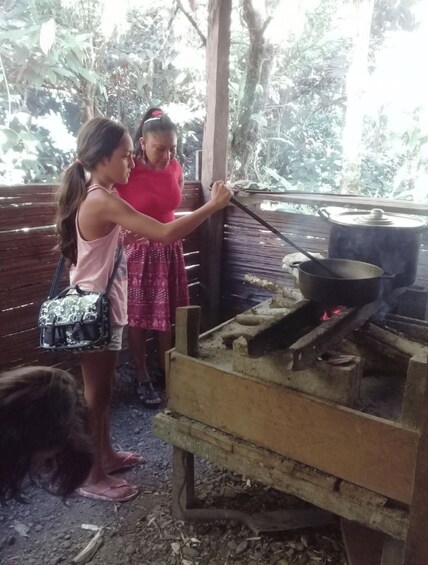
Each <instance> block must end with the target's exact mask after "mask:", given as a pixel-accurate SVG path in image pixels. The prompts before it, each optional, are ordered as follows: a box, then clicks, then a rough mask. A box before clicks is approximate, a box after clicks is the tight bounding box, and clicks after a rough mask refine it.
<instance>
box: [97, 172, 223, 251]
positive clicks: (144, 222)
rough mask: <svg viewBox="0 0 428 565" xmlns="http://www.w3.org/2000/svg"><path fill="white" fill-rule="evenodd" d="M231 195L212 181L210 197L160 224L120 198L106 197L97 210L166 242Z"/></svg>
mask: <svg viewBox="0 0 428 565" xmlns="http://www.w3.org/2000/svg"><path fill="white" fill-rule="evenodd" d="M231 196H232V193H231V191H230V190H229V189H228V188H227V187H226V185H225V184H224V183H223V182H222V181H216V182H215V183H214V185H213V187H212V191H211V200H209V201H208V202H207V203H206V204H204V205H203V206H201V207H200V208H198V209H197V210H195V211H194V212H192V213H191V214H188V215H186V216H182V217H181V218H178V219H177V220H174V221H173V222H169V223H167V224H163V223H161V222H158V221H157V220H154V219H153V218H150V217H149V216H146V215H145V214H140V213H139V212H137V211H136V210H135V209H134V208H132V206H130V205H129V204H127V203H126V202H125V201H124V200H122V199H121V198H116V197H115V196H114V197H113V196H112V197H108V199H106V200H107V202H105V205H104V206H103V208H102V210H100V213H101V216H102V217H101V218H100V217H98V218H99V219H100V220H103V221H104V222H112V223H114V224H119V225H120V226H122V227H123V228H125V229H126V230H128V231H130V232H133V233H136V234H140V235H143V236H145V237H147V238H148V239H154V240H157V241H161V242H162V243H166V244H170V243H173V242H174V241H176V240H177V239H181V238H182V237H185V236H186V235H187V234H189V233H190V232H192V231H193V230H194V229H196V228H197V227H198V226H200V225H201V224H202V222H204V221H205V220H206V219H207V218H209V216H211V214H213V213H214V212H217V211H218V210H221V209H222V208H224V207H225V206H226V205H227V203H228V202H229V200H230V198H231Z"/></svg>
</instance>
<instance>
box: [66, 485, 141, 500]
mask: <svg viewBox="0 0 428 565" xmlns="http://www.w3.org/2000/svg"><path fill="white" fill-rule="evenodd" d="M89 488H90V487H85V486H83V487H80V488H78V489H77V491H76V492H77V494H78V495H80V496H83V497H84V498H91V499H92V500H106V501H108V502H126V501H127V500H131V499H132V498H135V497H136V496H137V494H138V488H137V487H134V486H132V485H130V484H129V483H128V482H126V481H123V482H121V483H118V484H117V485H111V486H109V487H107V488H105V489H103V490H102V491H99V492H92V491H91V490H89ZM118 489H126V490H127V491H128V494H124V495H123V496H114V493H115V491H117V490H118Z"/></svg>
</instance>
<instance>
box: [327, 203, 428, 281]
mask: <svg viewBox="0 0 428 565" xmlns="http://www.w3.org/2000/svg"><path fill="white" fill-rule="evenodd" d="M318 213H319V214H320V216H321V217H323V218H324V219H325V220H327V221H328V222H329V223H330V237H329V245H328V256H329V257H330V258H339V259H355V260H357V261H364V262H366V263H371V264H373V265H377V266H379V267H381V268H382V269H383V270H384V271H386V272H388V273H394V274H395V275H396V277H395V279H394V286H396V287H401V286H410V285H412V284H413V283H414V282H415V279H416V270H417V267H418V258H419V247H420V243H421V234H422V232H423V231H424V230H425V229H427V225H426V224H425V222H424V221H423V220H422V219H421V218H417V217H414V216H406V215H404V214H389V213H388V214H386V213H385V212H383V210H381V209H379V208H374V209H373V210H369V211H367V210H342V211H339V212H335V213H332V212H330V211H329V209H328V208H321V209H320V210H318Z"/></svg>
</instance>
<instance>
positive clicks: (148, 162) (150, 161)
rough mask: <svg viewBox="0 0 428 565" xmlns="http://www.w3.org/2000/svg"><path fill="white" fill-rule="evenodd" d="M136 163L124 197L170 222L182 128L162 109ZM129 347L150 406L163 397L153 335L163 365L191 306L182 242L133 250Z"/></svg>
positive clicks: (146, 119) (139, 145)
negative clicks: (150, 342)
mask: <svg viewBox="0 0 428 565" xmlns="http://www.w3.org/2000/svg"><path fill="white" fill-rule="evenodd" d="M134 141H135V147H136V160H135V168H134V169H133V170H132V172H131V175H130V177H129V180H128V184H126V185H122V186H118V187H117V188H118V191H119V194H120V196H121V197H122V198H123V199H124V200H126V201H127V202H128V203H129V204H131V206H133V207H134V208H135V209H136V210H138V211H139V212H142V213H143V214H146V215H148V216H151V217H152V218H155V219H156V220H158V221H160V222H163V223H167V222H171V221H172V220H174V213H175V210H176V209H177V208H178V207H179V205H180V203H181V195H182V190H183V183H184V181H183V173H182V170H181V166H180V164H179V162H178V161H177V160H176V158H175V152H176V147H177V133H176V126H175V124H174V123H173V122H172V121H171V119H170V118H169V117H168V116H167V115H166V114H164V113H163V112H162V110H161V109H160V108H150V110H148V111H147V112H146V113H145V114H144V116H143V119H142V120H141V124H140V126H139V127H138V129H137V132H136V134H135V139H134ZM126 256H127V260H128V319H129V333H128V338H129V345H130V348H131V352H132V355H133V358H134V361H135V364H136V367H137V375H138V381H137V383H136V391H137V394H138V396H139V398H140V400H141V401H142V402H144V403H145V404H146V405H152V406H153V405H157V404H159V403H160V402H161V398H160V397H159V395H158V394H157V392H156V391H155V389H154V387H153V384H152V383H151V379H150V375H149V372H148V370H147V347H146V344H147V332H148V331H149V330H154V331H156V332H157V335H158V347H159V364H160V368H161V369H162V370H164V355H165V351H167V350H168V349H169V348H170V347H171V322H173V320H174V315H175V309H176V308H177V307H178V306H187V305H188V303H189V295H188V287H187V276H186V270H185V264H184V256H183V244H182V241H181V240H179V241H176V242H174V243H172V244H171V245H166V244H164V243H161V242H159V241H152V240H147V241H146V242H143V243H141V241H140V242H138V243H133V244H131V245H129V246H128V247H127V251H126Z"/></svg>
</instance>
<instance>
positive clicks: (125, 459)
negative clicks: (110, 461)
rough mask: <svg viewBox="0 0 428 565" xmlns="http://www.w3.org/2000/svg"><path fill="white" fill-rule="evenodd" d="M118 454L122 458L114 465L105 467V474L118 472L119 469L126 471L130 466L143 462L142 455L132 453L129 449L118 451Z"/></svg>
mask: <svg viewBox="0 0 428 565" xmlns="http://www.w3.org/2000/svg"><path fill="white" fill-rule="evenodd" d="M118 455H121V456H122V460H119V461H118V462H117V463H116V464H115V465H111V466H110V467H106V468H105V469H104V470H105V472H106V473H107V474H109V475H110V474H112V473H118V472H119V471H126V470H127V469H132V467H136V466H137V465H141V464H142V463H144V457H142V456H141V455H138V454H137V453H132V452H131V451H119V452H118Z"/></svg>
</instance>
